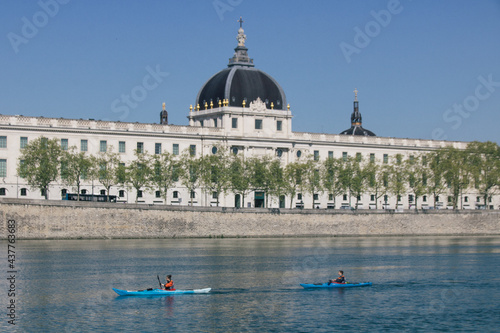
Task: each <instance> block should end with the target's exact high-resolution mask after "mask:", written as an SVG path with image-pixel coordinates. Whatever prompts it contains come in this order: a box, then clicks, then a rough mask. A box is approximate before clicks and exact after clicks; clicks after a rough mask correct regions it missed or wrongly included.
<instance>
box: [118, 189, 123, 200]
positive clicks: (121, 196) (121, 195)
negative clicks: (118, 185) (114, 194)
mask: <svg viewBox="0 0 500 333" xmlns="http://www.w3.org/2000/svg"><path fill="white" fill-rule="evenodd" d="M118 196H119V197H120V198H123V197H124V196H125V191H124V190H119V191H118Z"/></svg>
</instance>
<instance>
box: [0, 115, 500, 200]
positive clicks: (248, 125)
mask: <svg viewBox="0 0 500 333" xmlns="http://www.w3.org/2000/svg"><path fill="white" fill-rule="evenodd" d="M236 109H238V108H236ZM280 112H283V111H280ZM284 112H285V113H286V112H287V111H284ZM269 113H272V112H269ZM232 116H236V117H238V119H239V126H238V129H232V128H231V121H230V118H231V117H232ZM240 119H241V122H240ZM254 119H255V118H252V116H251V115H250V114H245V113H242V114H239V115H238V113H237V112H234V113H226V114H225V115H223V116H221V120H219V121H220V122H222V123H223V124H224V128H221V127H218V128H211V127H203V128H202V127H197V126H176V125H160V124H140V123H121V122H102V121H91V120H71V119H52V118H35V117H22V116H5V115H2V116H0V136H6V137H7V148H0V159H6V160H7V176H6V177H3V178H0V188H5V191H6V197H11V198H21V197H26V198H30V199H43V196H42V195H41V193H40V192H39V190H36V189H30V188H29V187H28V186H27V185H26V183H25V182H24V180H23V179H20V178H19V177H17V172H16V168H17V163H18V159H19V156H20V138H21V137H27V138H28V142H29V141H31V140H33V139H35V138H37V137H39V136H42V135H43V136H45V137H47V138H57V139H58V140H60V139H68V145H69V146H70V147H71V146H76V147H77V149H78V151H80V143H81V140H82V139H86V140H88V152H89V153H90V154H98V153H99V149H100V141H102V140H105V141H106V142H107V146H108V148H110V147H111V146H112V147H113V151H115V152H118V147H119V142H120V141H124V142H125V144H126V152H125V153H120V156H121V158H122V160H123V162H125V163H126V164H128V163H130V161H132V160H133V159H134V149H136V148H137V142H142V143H144V150H145V151H147V152H148V153H150V154H154V152H155V143H161V145H162V151H168V152H169V153H173V144H178V145H179V154H182V152H183V151H184V150H186V149H189V147H190V145H196V152H197V155H198V156H199V154H210V153H211V147H212V146H214V145H216V144H220V143H221V142H224V143H226V144H227V146H228V147H233V146H235V147H241V148H243V149H241V150H242V151H241V150H240V151H239V154H244V156H245V157H250V156H259V155H264V154H267V155H270V156H276V149H278V148H280V149H282V150H283V155H282V157H281V159H282V161H283V163H284V165H286V164H287V163H291V162H294V161H296V160H299V159H307V158H308V156H312V155H313V154H314V151H318V152H319V159H320V161H324V160H325V159H326V158H328V156H329V154H330V152H331V153H333V157H336V158H339V157H342V156H343V153H344V152H346V153H347V154H348V155H349V156H356V153H361V154H362V156H363V158H365V159H369V158H370V154H375V158H376V159H377V160H379V161H382V160H383V157H384V154H388V155H389V156H394V155H396V154H403V155H405V156H409V155H411V154H415V155H416V154H418V153H420V152H428V151H430V150H432V149H436V148H439V147H444V146H445V145H452V146H454V147H456V148H461V149H463V148H465V147H466V145H467V143H466V142H446V141H432V140H415V139H397V138H384V137H355V136H343V135H336V134H317V133H300V132H295V133H293V132H289V133H288V129H287V126H288V125H285V124H291V122H290V119H291V115H289V114H284V116H283V118H282V119H283V133H276V131H275V126H276V119H277V118H276V117H275V115H271V114H270V115H265V116H263V117H262V119H263V120H266V121H265V122H263V125H265V126H264V127H263V130H262V131H255V128H253V127H254V126H255V122H254ZM190 121H191V119H190ZM195 121H196V120H195ZM240 125H241V126H240ZM240 131H243V132H240ZM299 150H300V151H301V153H302V155H301V157H300V158H299V157H297V152H298V151H299ZM23 188H25V189H27V195H26V196H21V189H23ZM62 189H67V190H68V192H74V190H73V189H71V188H68V187H67V186H64V185H63V184H61V183H55V184H51V186H50V189H49V198H50V199H53V200H59V199H60V198H61V190H62ZM81 189H86V190H87V193H92V191H93V193H94V194H99V193H100V191H101V190H103V189H104V187H103V186H102V185H101V184H98V183H97V182H94V184H91V183H85V184H84V185H83V186H82V187H81ZM120 190H124V191H125V193H126V194H125V196H124V197H121V198H118V199H119V200H120V201H126V202H134V200H135V196H136V193H135V191H134V190H129V189H125V188H120V187H117V186H114V187H112V189H111V194H112V195H118V194H119V191H120ZM174 191H177V192H179V197H180V199H181V200H179V198H174V197H173V192H174ZM447 196H448V195H447V194H443V195H442V196H441V198H440V201H441V202H443V205H444V206H446V205H447ZM465 196H467V197H468V202H467V204H469V205H470V207H471V208H474V207H475V201H476V197H477V194H476V193H466V194H464V197H465ZM348 199H349V195H348V197H347V200H344V198H343V196H342V195H340V196H338V197H336V200H335V201H336V208H339V207H340V206H342V205H347V204H348V203H349V200H348ZM370 199H371V198H370V194H369V193H367V194H365V195H363V197H362V198H361V200H360V203H362V208H365V209H368V208H372V207H373V206H374V204H375V202H374V201H372V200H370ZM290 200H291V198H289V197H287V198H286V200H285V201H286V202H285V207H286V208H288V207H289V206H290ZM292 200H293V202H292V206H293V207H295V206H296V204H297V203H299V202H300V201H301V200H299V199H298V198H297V196H296V197H295V198H293V199H292ZM140 201H141V202H144V203H146V204H162V203H163V199H162V198H156V197H155V194H154V193H149V192H146V190H144V196H143V198H141V199H140ZM302 201H303V203H304V206H305V208H310V207H312V206H313V200H312V195H311V194H306V193H302ZM499 201H500V200H499V198H498V196H496V197H494V198H493V201H492V203H491V204H492V205H493V206H494V207H495V208H498V207H499V204H500V202H499ZM189 202H190V197H189V193H188V192H187V190H186V189H185V188H183V187H182V186H181V185H180V184H177V186H175V187H174V188H173V189H171V190H169V193H168V199H167V204H181V205H187V204H189ZM234 202H235V198H234V196H233V195H232V194H228V195H226V196H225V197H223V196H221V198H220V205H222V206H228V207H232V206H234ZM253 202H254V193H250V194H249V195H247V196H246V197H245V200H244V202H242V205H244V206H245V207H247V205H248V203H250V204H251V205H252V206H253ZM350 202H351V205H352V206H353V205H354V204H355V202H356V199H355V198H354V197H351V201H350ZM381 203H383V199H379V203H378V207H379V208H381V205H380V204H381ZM193 204H194V205H198V206H199V205H202V206H209V205H211V204H212V205H214V204H215V199H212V195H211V193H203V192H202V191H201V190H200V189H198V190H197V191H196V198H195V200H194V202H193ZM331 204H333V200H329V196H328V193H319V200H318V201H317V202H316V203H315V206H319V207H320V208H327V207H328V205H331ZM397 204H398V202H397V201H396V198H395V197H394V196H389V198H388V208H393V209H394V208H397ZM399 204H401V205H402V207H403V208H408V207H409V202H408V195H403V196H402V200H401V202H400V203H399ZM422 204H424V205H425V204H427V205H429V206H433V205H434V200H433V198H429V197H428V198H427V202H423V200H422V198H420V199H419V202H418V207H419V208H420V207H422ZM269 207H271V208H273V207H279V202H278V200H277V198H274V199H273V200H272V201H271V202H270V203H269Z"/></svg>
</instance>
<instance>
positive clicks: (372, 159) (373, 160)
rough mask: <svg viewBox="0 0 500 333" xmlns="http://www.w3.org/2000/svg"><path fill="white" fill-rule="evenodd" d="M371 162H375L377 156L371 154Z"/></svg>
mask: <svg viewBox="0 0 500 333" xmlns="http://www.w3.org/2000/svg"><path fill="white" fill-rule="evenodd" d="M370 162H375V154H373V153H371V154H370Z"/></svg>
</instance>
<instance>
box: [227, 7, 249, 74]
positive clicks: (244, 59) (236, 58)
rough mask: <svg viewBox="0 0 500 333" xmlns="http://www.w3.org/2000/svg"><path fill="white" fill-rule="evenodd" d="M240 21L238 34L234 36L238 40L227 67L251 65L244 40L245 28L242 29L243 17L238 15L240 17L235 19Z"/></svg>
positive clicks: (245, 37)
mask: <svg viewBox="0 0 500 333" xmlns="http://www.w3.org/2000/svg"><path fill="white" fill-rule="evenodd" d="M237 22H239V23H240V28H239V29H238V35H237V36H236V40H237V41H238V46H236V48H235V49H234V51H235V52H234V55H233V57H232V58H231V59H229V64H228V65H227V66H228V67H232V66H236V65H239V66H247V67H253V66H254V64H253V59H250V57H249V56H248V52H247V51H248V49H247V48H246V46H245V41H246V39H247V35H245V30H243V22H245V21H243V18H242V17H241V16H240V19H239V20H238V21H237Z"/></svg>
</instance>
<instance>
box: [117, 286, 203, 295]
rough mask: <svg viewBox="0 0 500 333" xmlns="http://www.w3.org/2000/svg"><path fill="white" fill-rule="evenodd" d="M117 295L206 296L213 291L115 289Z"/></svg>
mask: <svg viewBox="0 0 500 333" xmlns="http://www.w3.org/2000/svg"><path fill="white" fill-rule="evenodd" d="M113 290H114V291H115V293H117V294H118V295H120V296H164V295H179V294H206V293H208V292H210V290H212V288H205V289H192V290H180V289H177V290H163V289H146V290H137V291H129V290H121V289H116V288H113Z"/></svg>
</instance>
